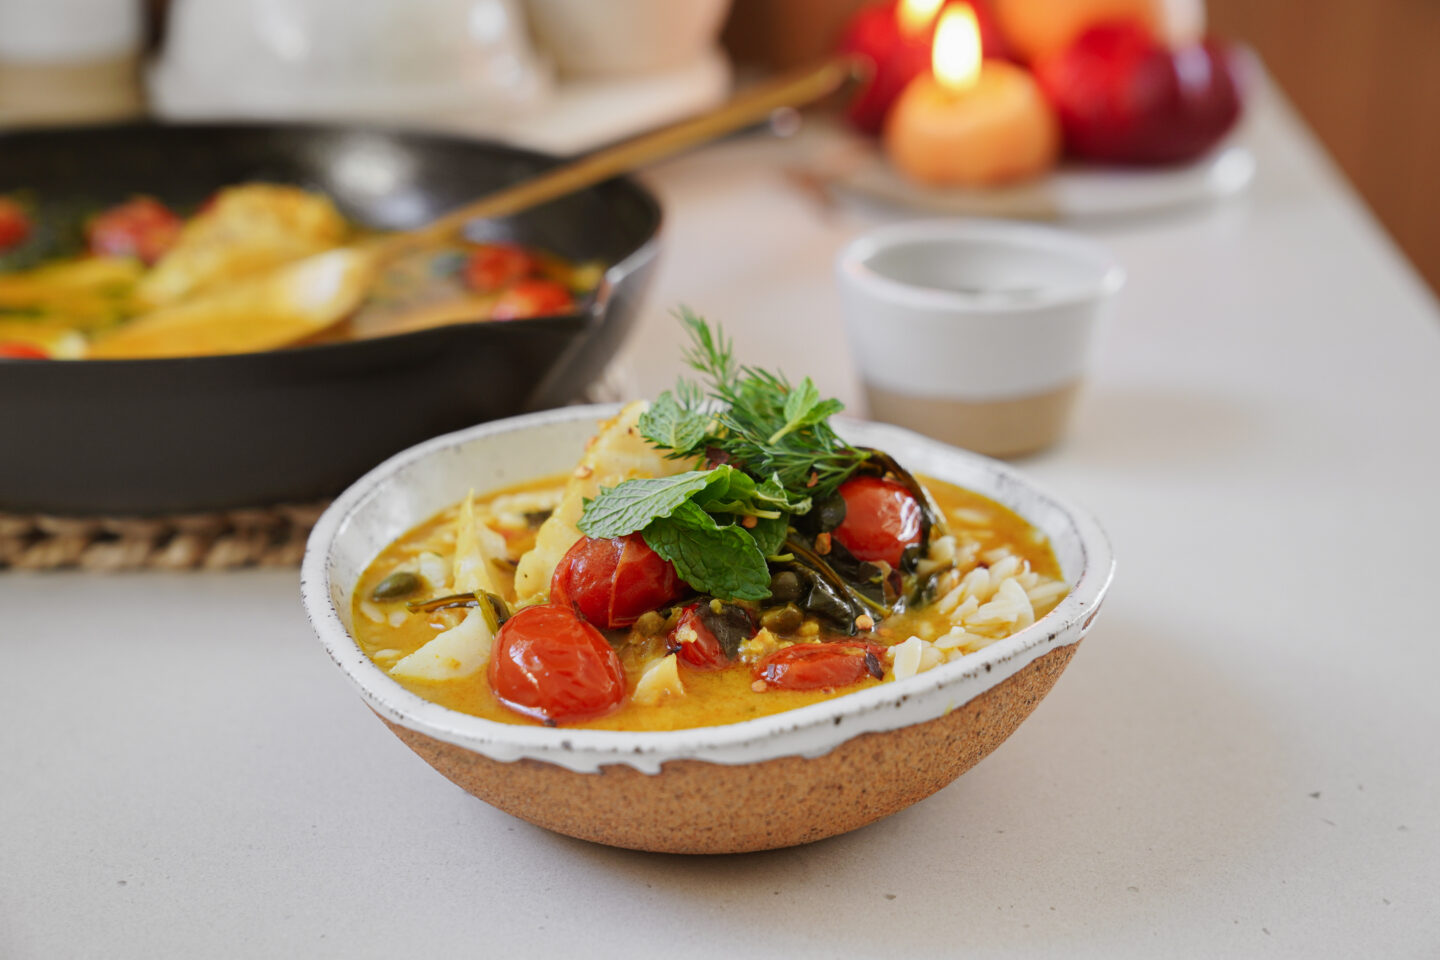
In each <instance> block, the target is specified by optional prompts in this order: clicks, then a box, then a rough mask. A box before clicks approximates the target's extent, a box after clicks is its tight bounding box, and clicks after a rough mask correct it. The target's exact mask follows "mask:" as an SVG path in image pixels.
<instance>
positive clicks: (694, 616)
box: [665, 603, 755, 670]
mask: <svg viewBox="0 0 1440 960" xmlns="http://www.w3.org/2000/svg"><path fill="white" fill-rule="evenodd" d="M736 609H739V608H736ZM749 632H750V635H751V636H754V633H755V627H754V623H753V622H752V623H751V624H750V631H749ZM665 647H666V649H668V650H669V651H670V652H671V653H673V654H675V655H676V656H677V657H679V658H680V659H681V660H683V661H685V663H686V664H688V665H689V666H691V667H694V668H695V669H696V670H718V669H720V668H721V667H724V666H728V665H729V663H730V658H729V657H728V656H726V655H725V647H724V645H723V644H721V643H720V640H719V638H718V637H716V636H715V632H714V631H713V630H711V629H710V626H709V624H707V623H706V622H705V617H704V610H703V609H702V604H699V603H692V604H690V606H688V607H686V608H685V610H684V611H683V612H682V613H681V614H680V619H679V620H678V621H676V623H675V627H674V628H673V629H672V630H671V631H670V636H669V637H667V638H666V642H665Z"/></svg>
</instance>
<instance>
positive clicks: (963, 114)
mask: <svg viewBox="0 0 1440 960" xmlns="http://www.w3.org/2000/svg"><path fill="white" fill-rule="evenodd" d="M931 62H932V68H933V70H932V72H928V73H924V74H921V75H920V76H918V77H916V78H915V79H914V80H912V81H910V84H909V86H907V87H906V88H905V90H904V92H903V93H901V94H900V97H899V99H898V100H896V101H895V105H894V106H893V107H892V108H891V110H890V115H889V117H888V118H887V119H886V121H885V150H886V153H888V154H889V156H890V160H891V162H892V163H894V164H895V166H896V167H897V168H899V170H900V171H901V172H902V173H904V174H905V175H906V176H908V177H910V178H911V179H913V180H916V181H919V182H920V183H925V184H931V185H935V186H967V187H977V186H988V185H991V184H998V183H1004V182H1007V181H1013V180H1023V179H1026V178H1029V177H1033V176H1036V175H1038V174H1041V173H1043V172H1045V171H1046V170H1048V169H1050V168H1051V167H1052V166H1054V165H1055V161H1056V159H1057V158H1058V157H1059V155H1060V124H1059V122H1058V120H1057V119H1056V117H1055V111H1054V109H1053V108H1052V107H1051V106H1050V103H1049V101H1047V100H1046V99H1045V96H1044V94H1042V93H1041V92H1040V87H1039V85H1038V84H1036V83H1035V80H1034V79H1033V78H1032V77H1031V76H1030V74H1029V73H1028V72H1026V71H1025V70H1024V69H1023V68H1021V67H1017V66H1015V65H1014V64H1012V63H1007V62H1005V61H1001V60H985V59H984V58H983V55H982V52H981V48H980V27H979V24H978V23H977V22H976V20H975V12H974V11H973V10H971V9H970V6H969V5H968V4H956V5H952V6H950V7H948V8H947V9H946V10H945V12H944V13H943V14H942V15H941V17H940V24H939V26H938V27H937V28H936V30H935V42H934V46H933V49H932V55H931Z"/></svg>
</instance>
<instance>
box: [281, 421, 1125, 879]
mask: <svg viewBox="0 0 1440 960" xmlns="http://www.w3.org/2000/svg"><path fill="white" fill-rule="evenodd" d="M614 409H615V408H614V407H571V408H566V409H561V410H552V411H546V412H544V413H538V414H531V415H528V416H524V417H516V418H513V419H510V420H504V421H498V422H495V423H488V424H483V425H481V426H478V427H473V428H471V429H468V430H463V431H461V432H459V433H454V434H450V435H448V436H444V437H438V438H436V439H434V440H431V441H429V442H427V443H424V444H421V445H420V446H418V447H414V448H412V449H410V450H407V451H405V452H404V453H401V454H398V455H396V456H395V457H392V458H391V459H390V460H388V461H386V462H385V463H383V464H381V465H380V466H379V467H377V468H375V469H374V470H372V471H371V472H370V473H369V474H367V475H366V476H365V477H363V478H362V479H360V480H359V481H357V482H356V483H355V484H354V485H353V486H352V487H351V488H350V489H349V490H347V491H346V492H345V493H344V494H342V495H341V496H340V498H339V499H337V500H336V501H335V503H334V504H333V505H332V506H331V507H330V509H329V510H328V511H326V513H325V515H324V516H323V517H321V518H320V521H319V522H318V523H317V524H316V525H315V529H314V531H313V533H312V534H311V537H310V543H309V547H308V549H307V551H306V556H305V562H304V566H303V568H302V571H301V591H302V594H303V597H304V602H305V609H306V613H307V614H308V615H309V617H310V620H311V623H312V625H313V626H314V628H315V632H316V634H317V635H318V636H319V637H320V640H321V642H322V643H323V644H324V646H325V649H326V651H327V652H328V653H329V654H330V656H331V658H332V659H333V660H334V661H335V663H336V664H337V665H338V666H339V667H340V668H341V670H342V671H343V672H344V673H345V674H346V675H347V676H348V677H349V678H350V680H351V681H352V682H353V683H354V684H355V685H356V687H357V688H358V689H359V691H360V693H361V695H362V696H363V697H364V699H365V702H366V703H367V704H368V705H369V706H370V708H371V709H372V710H373V711H375V713H376V714H378V715H379V716H380V718H381V719H382V720H383V721H384V722H385V723H386V724H387V725H388V726H389V727H390V729H391V730H393V731H394V732H395V734H396V735H397V736H398V737H400V739H401V740H403V741H404V742H405V743H406V744H407V745H408V746H409V747H410V748H411V749H413V750H414V751H415V752H416V753H418V754H419V755H420V756H421V757H423V758H424V759H425V760H426V761H427V762H428V763H429V764H430V765H431V766H433V767H434V768H435V769H436V770H438V771H440V772H441V773H442V774H444V775H445V776H446V777H448V778H449V779H450V780H452V781H453V782H455V783H456V784H458V785H460V786H461V787H463V788H464V789H465V790H467V791H469V792H470V793H472V794H474V795H475V796H477V797H479V798H480V799H482V800H485V801H486V802H488V803H491V804H493V805H494V806H496V807H498V808H500V809H501V810H505V811H507V812H509V813H512V814H514V815H515V816H517V817H521V818H523V819H525V820H528V821H530V822H531V823H535V824H538V825H540V826H542V827H546V828H549V829H551V830H555V831H558V832H560V833H564V834H568V835H570V836H574V837H580V838H582V839H586V840H593V841H595V842H598V843H605V844H611V845H614V846H619V847H630V848H633V849H638V850H655V851H666V852H672V853H738V852H743V851H748V850H765V849H772V848H776V847H784V846H790V845H793V844H798V843H808V842H810V841H813V840H819V839H822V838H824V837H830V836H834V835H836V834H839V833H844V832H846V831H848V830H854V829H856V828H857V827H862V826H864V825H865V824H868V823H872V822H874V821H875V820H878V819H879V818H881V817H884V816H887V815H889V814H891V813H894V812H895V811H897V810H900V809H902V808H904V807H906V806H908V805H909V804H911V803H914V802H915V801H917V800H920V799H922V798H924V797H927V796H929V795H930V794H932V793H934V792H935V791H937V790H939V789H941V788H942V787H944V786H945V785H946V784H948V783H950V782H951V781H952V780H954V779H955V778H956V777H958V776H959V775H960V774H962V773H964V772H965V771H966V770H968V769H970V768H971V767H972V766H974V765H975V764H976V763H978V762H979V761H980V760H981V759H982V758H984V757H985V756H986V755H988V754H989V753H990V751H992V750H994V749H995V748H996V747H997V746H999V745H1000V744H1001V743H1002V742H1003V741H1004V740H1005V738H1006V737H1008V736H1009V735H1010V734H1011V733H1012V732H1014V730H1015V728H1016V727H1018V726H1019V725H1020V722H1021V721H1022V720H1024V719H1025V717H1027V716H1029V714H1030V712H1031V711H1032V710H1034V708H1035V706H1036V705H1037V704H1038V703H1039V701H1040V699H1041V698H1042V697H1044V696H1045V694H1046V693H1047V692H1049V690H1050V688H1051V687H1052V686H1053V685H1054V683H1055V681H1056V680H1057V679H1058V678H1059V675H1060V673H1061V671H1062V670H1063V669H1064V668H1065V665H1066V664H1067V663H1068V662H1069V661H1070V659H1071V658H1072V657H1073V656H1074V654H1075V650H1076V647H1077V645H1078V644H1079V642H1080V640H1081V639H1082V638H1083V637H1084V635H1085V633H1086V631H1088V630H1089V628H1090V625H1091V624H1092V623H1093V621H1094V619H1095V616H1096V614H1097V612H1098V610H1099V607H1100V603H1101V601H1102V600H1103V599H1104V596H1105V593H1106V591H1107V590H1108V587H1109V583H1110V579H1111V576H1112V573H1113V568H1114V563H1113V560H1112V558H1111V553H1110V547H1109V543H1108V541H1107V540H1106V538H1105V535H1104V533H1103V532H1102V531H1101V529H1100V527H1099V525H1098V524H1097V523H1096V522H1095V521H1094V519H1093V518H1091V517H1090V516H1089V514H1087V513H1086V512H1085V511H1083V510H1081V509H1079V508H1077V507H1075V506H1073V505H1069V504H1066V503H1064V502H1063V501H1062V500H1060V499H1058V498H1056V497H1055V496H1054V495H1052V494H1050V493H1048V492H1046V491H1044V490H1042V489H1040V488H1039V487H1037V486H1036V485H1035V484H1034V483H1032V482H1031V481H1029V480H1027V479H1026V478H1024V477H1023V476H1021V475H1020V474H1019V473H1017V472H1016V471H1015V470H1014V469H1013V468H1011V467H1009V466H1006V465H1005V464H1002V463H998V462H996V461H994V460H989V459H986V458H985V457H981V456H977V455H975V454H973V453H967V452H964V451H961V450H956V449H954V448H953V447H947V446H945V445H944V444H941V443H938V442H936V441H934V440H930V439H927V438H925V437H922V436H920V435H918V434H915V433H911V432H910V431H908V430H902V429H900V428H898V427H891V426H887V425H884V424H875V423H862V422H859V421H844V420H842V421H838V422H837V427H838V428H839V430H840V432H841V434H842V435H843V436H844V437H845V438H846V439H847V440H849V441H850V442H852V443H856V444H860V445H864V446H872V447H876V448H879V449H882V450H886V451H888V452H889V453H891V454H892V455H894V456H895V458H896V459H897V460H899V461H900V462H901V463H903V464H905V465H906V466H907V467H908V468H910V469H911V470H913V471H915V472H916V473H919V474H923V475H925V476H930V477H935V478H937V479H940V480H945V481H948V482H950V483H955V484H959V485H960V486H964V487H967V488H969V489H971V490H975V491H976V492H978V493H981V494H983V495H985V496H987V497H990V498H991V499H993V500H996V501H998V502H1000V503H1002V504H1004V505H1005V506H1007V507H1009V508H1010V509H1012V510H1014V511H1016V512H1017V513H1019V514H1020V515H1021V516H1023V517H1024V518H1025V519H1026V520H1027V521H1029V522H1030V523H1031V524H1032V525H1033V526H1035V527H1036V528H1037V529H1039V530H1040V531H1041V532H1042V533H1044V534H1045V535H1046V537H1048V538H1049V540H1050V543H1051V546H1052V547H1053V549H1054V551H1055V555H1056V559H1057V560H1058V561H1059V563H1060V568H1061V572H1062V574H1063V576H1064V577H1065V579H1066V581H1067V582H1068V583H1069V584H1070V588H1071V589H1070V593H1069V594H1068V595H1067V596H1066V597H1064V598H1063V599H1062V600H1061V601H1060V602H1059V604H1057V605H1056V607H1055V608H1054V609H1053V610H1051V611H1050V612H1049V613H1047V614H1046V615H1045V616H1043V617H1041V618H1040V619H1039V620H1037V621H1036V622H1035V623H1034V624H1032V625H1031V626H1029V627H1026V628H1025V629H1023V630H1021V631H1019V632H1018V633H1015V634H1014V635H1012V636H1010V637H1007V638H1005V639H1003V640H998V641H996V642H995V643H993V644H991V645H990V646H988V647H985V648H984V649H982V650H979V651H976V652H974V653H971V654H969V655H967V656H964V657H961V658H959V659H957V660H953V661H951V662H949V663H944V664H941V665H939V666H937V667H934V668H932V669H930V670H927V671H925V672H923V673H919V674H916V675H915V676H913V677H909V678H907V679H905V680H901V681H896V682H890V683H882V684H877V685H875V686H872V687H867V688H866V689H863V690H859V691H856V692H854V693H850V694H845V695H842V696H837V697H835V698H833V699H830V700H825V701H822V702H820V703H815V704H811V705H809V706H806V707H801V708H799V709H796V710H788V711H784V712H782V713H777V714H773V715H771V716H766V717H760V718H757V719H754V720H747V721H745V722H743V723H734V724H727V725H724V726H713V727H699V728H694V729H687V730H670V731H619V730H576V729H566V728H563V727H562V728H547V727H541V726H533V725H517V724H507V723H497V722H495V721H492V720H485V719H482V718H480V717H474V716H469V715H467V714H463V713H458V712H456V711H453V710H449V709H447V708H445V707H442V706H440V705H439V704H436V703H432V702H430V701H427V700H424V699H422V698H421V697H419V696H417V695H415V694H413V693H411V692H410V691H408V690H406V689H404V688H403V687H401V686H400V685H399V684H398V683H396V682H395V681H394V680H392V679H391V678H390V677H389V676H388V675H387V674H386V673H385V672H384V671H383V670H382V669H381V668H380V667H378V666H376V665H375V663H374V662H372V661H371V660H370V659H369V658H368V657H366V656H365V654H364V652H363V651H362V650H361V649H360V648H359V646H358V645H357V644H356V642H355V640H354V638H353V636H352V635H351V632H350V629H351V600H352V592H353V590H354V587H355V584H356V582H357V580H358V579H359V577H360V574H361V572H362V571H363V570H364V569H365V568H366V567H367V566H368V565H369V563H370V562H371V560H373V559H374V557H375V556H376V554H378V553H379V552H380V551H381V550H382V549H384V547H385V546H386V545H387V544H389V543H390V542H392V541H393V540H394V539H395V538H396V537H399V536H400V535H401V534H403V533H405V532H406V531H407V530H409V529H411V528H412V527H414V526H415V525H416V524H418V523H420V522H421V521H423V520H426V519H428V518H429V517H431V516H433V515H434V514H435V513H436V512H438V511H439V510H441V509H443V508H445V507H447V506H449V505H451V504H453V503H455V502H457V501H458V500H460V499H461V498H462V497H464V496H465V494H466V492H467V491H469V490H470V489H472V488H473V489H475V490H477V491H484V490H492V489H497V488H499V487H502V486H507V485H510V484H513V483H517V482H520V481H522V480H527V479H531V478H534V477H540V476H548V475H553V474H557V473H562V472H565V471H568V470H569V469H571V468H572V467H573V465H574V462H575V460H576V458H577V457H578V456H579V453H580V450H581V449H582V447H583V445H584V443H585V441H586V439H588V437H589V436H590V435H591V434H592V433H593V432H594V429H595V424H596V422H597V421H598V420H599V419H601V418H603V417H605V416H608V415H610V414H612V413H613V412H614ZM477 682H482V683H483V682H484V678H483V675H482V676H481V677H479V678H478V679H477Z"/></svg>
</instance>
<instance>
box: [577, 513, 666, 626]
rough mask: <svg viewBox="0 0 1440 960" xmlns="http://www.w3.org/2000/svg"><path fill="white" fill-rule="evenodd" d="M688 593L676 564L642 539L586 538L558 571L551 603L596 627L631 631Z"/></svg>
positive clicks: (625, 537) (633, 535)
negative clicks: (568, 608)
mask: <svg viewBox="0 0 1440 960" xmlns="http://www.w3.org/2000/svg"><path fill="white" fill-rule="evenodd" d="M685 590H686V586H685V582H684V581H683V580H681V579H680V578H679V577H678V576H676V575H675V568H674V567H673V566H671V564H670V561H668V560H665V559H664V558H662V557H661V556H660V555H659V554H658V553H656V552H655V551H654V550H651V549H650V545H649V544H648V543H646V542H645V538H644V537H642V536H641V535H640V534H638V533H632V534H628V535H626V536H623V537H612V538H610V539H608V540H597V539H594V538H593V537H582V538H581V539H579V540H577V541H575V545H574V546H573V547H571V548H570V549H569V550H568V551H567V552H566V553H565V556H564V557H562V558H560V562H559V563H558V564H556V566H555V574H554V576H552V577H551V578H550V600H551V602H552V603H561V604H566V605H568V606H572V607H574V608H575V609H577V610H579V611H580V614H581V615H582V616H583V617H584V618H585V619H586V620H589V621H590V622H591V623H593V624H595V625H596V626H600V627H606V628H608V629H614V628H616V627H628V626H629V625H630V624H632V623H634V622H635V621H636V619H637V618H638V617H639V616H640V615H641V614H642V613H645V612H646V611H649V610H654V609H655V608H656V607H663V606H664V605H665V604H667V603H670V602H671V601H672V600H675V599H678V598H679V597H680V596H682V595H683V594H684V592H685Z"/></svg>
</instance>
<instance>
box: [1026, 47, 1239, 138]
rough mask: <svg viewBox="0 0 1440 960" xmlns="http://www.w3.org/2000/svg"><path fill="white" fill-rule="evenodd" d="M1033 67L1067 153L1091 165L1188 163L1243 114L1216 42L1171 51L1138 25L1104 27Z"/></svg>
mask: <svg viewBox="0 0 1440 960" xmlns="http://www.w3.org/2000/svg"><path fill="white" fill-rule="evenodd" d="M1034 69H1035V78H1036V79H1037V80H1039V81H1040V86H1041V87H1042V88H1043V89H1044V90H1045V93H1046V95H1047V96H1049V97H1050V100H1051V102H1052V103H1054V104H1055V108H1056V110H1057V111H1058V112H1059V114H1060V123H1061V126H1062V127H1063V128H1064V130H1065V146H1066V148H1067V149H1068V150H1069V152H1070V153H1072V154H1074V155H1075V156H1078V157H1084V158H1086V159H1089V160H1099V161H1104V162H1109V163H1133V164H1163V163H1179V162H1182V161H1185V160H1190V159H1193V158H1195V157H1198V156H1200V155H1201V154H1203V153H1205V152H1206V151H1207V150H1209V149H1210V148H1211V147H1213V146H1215V144H1216V143H1218V142H1219V141H1220V139H1221V138H1222V137H1223V136H1225V134H1226V133H1228V132H1229V131H1230V129H1231V128H1232V127H1233V126H1234V125H1235V121H1236V120H1237V119H1239V117H1240V106H1241V103H1240V100H1241V98H1240V84H1239V82H1238V78H1237V76H1236V67H1235V61H1234V58H1233V56H1232V54H1231V52H1230V50H1229V49H1228V48H1227V47H1225V46H1224V45H1223V44H1220V43H1218V42H1217V41H1215V40H1206V41H1204V42H1202V43H1194V44H1187V45H1185V46H1182V47H1178V48H1176V49H1173V50H1172V49H1170V48H1168V47H1166V46H1165V45H1164V44H1163V43H1161V42H1160V41H1159V40H1157V39H1156V38H1155V36H1154V35H1153V34H1152V33H1151V32H1150V30H1149V29H1148V28H1147V27H1145V26H1144V25H1142V24H1139V23H1135V22H1130V21H1118V22H1113V23H1104V24H1099V25H1097V26H1094V27H1091V28H1090V29H1089V30H1087V31H1086V32H1085V33H1083V34H1082V35H1081V36H1080V38H1079V39H1077V40H1076V41H1075V42H1074V43H1073V44H1072V45H1070V46H1069V47H1068V48H1066V49H1065V50H1063V51H1062V52H1060V53H1058V54H1054V55H1052V56H1048V57H1045V58H1043V59H1041V60H1040V61H1039V62H1038V63H1036V64H1035V65H1034Z"/></svg>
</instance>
